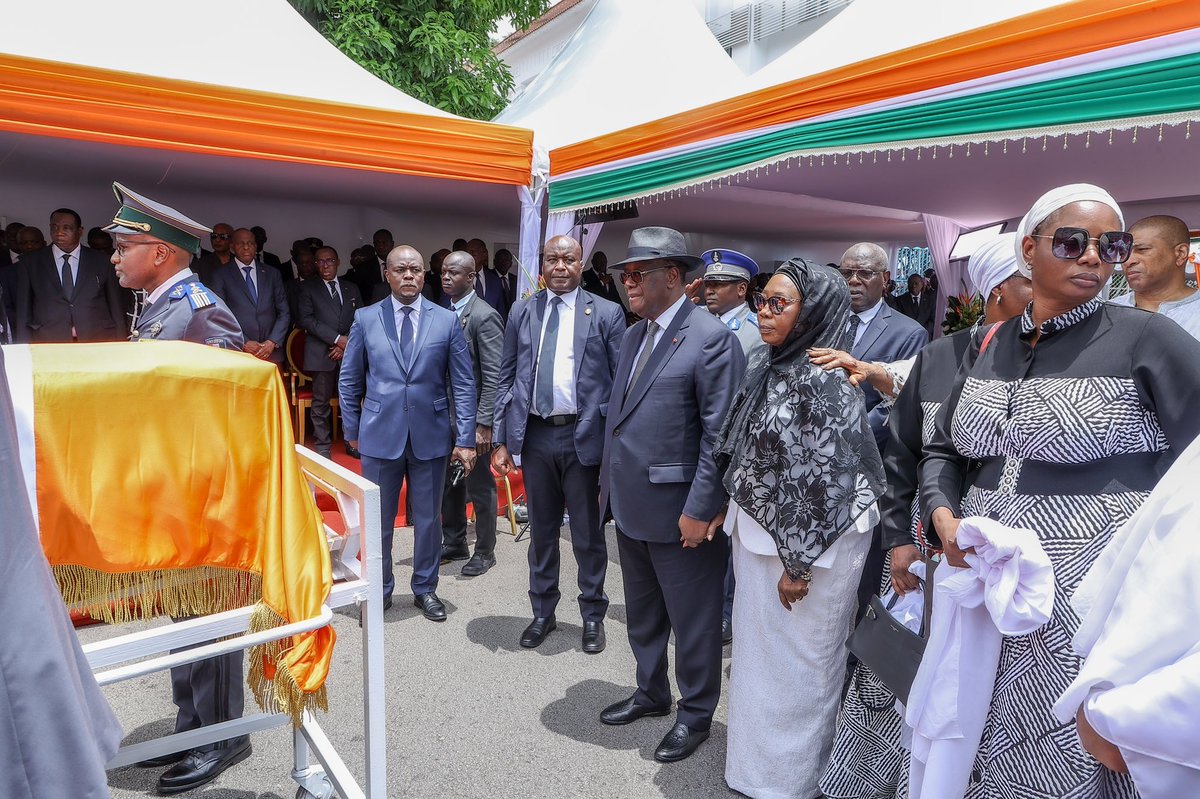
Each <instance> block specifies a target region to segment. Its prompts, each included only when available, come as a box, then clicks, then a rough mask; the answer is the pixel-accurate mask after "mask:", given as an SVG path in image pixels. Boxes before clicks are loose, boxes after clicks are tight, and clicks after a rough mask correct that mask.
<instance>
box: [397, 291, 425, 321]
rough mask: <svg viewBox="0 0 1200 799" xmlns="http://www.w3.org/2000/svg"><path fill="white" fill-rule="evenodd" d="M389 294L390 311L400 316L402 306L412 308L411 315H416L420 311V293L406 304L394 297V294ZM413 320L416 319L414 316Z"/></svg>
mask: <svg viewBox="0 0 1200 799" xmlns="http://www.w3.org/2000/svg"><path fill="white" fill-rule="evenodd" d="M389 296H390V297H391V300H392V313H393V314H394V315H396V316H400V313H401V311H402V310H403V309H404V308H412V309H413V312H412V316H413V317H416V316H417V315H419V314H420V313H421V295H420V294H418V295H417V296H416V298H415V299H414V300H413V301H412V302H410V303H408V304H407V305H406V304H404V303H402V302H400V300H399V299H398V298H397V297H396V295H395V294H391V295H389ZM413 321H416V319H415V318H414V320H413Z"/></svg>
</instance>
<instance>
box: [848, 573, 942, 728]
mask: <svg viewBox="0 0 1200 799" xmlns="http://www.w3.org/2000/svg"><path fill="white" fill-rule="evenodd" d="M936 565H937V563H936V562H930V563H929V564H928V569H927V571H926V573H925V579H924V580H923V581H922V583H923V585H924V589H923V590H924V592H925V608H924V613H923V614H922V618H921V633H920V635H918V634H917V633H914V632H913V631H912V630H910V629H908V628H907V627H905V626H904V625H903V624H901V623H900V622H899V621H898V620H897V619H896V617H895V616H893V615H892V614H891V609H892V606H893V605H894V604H895V603H896V600H897V599H898V598H899V596H900V595H899V594H895V595H893V596H892V599H891V601H889V602H888V603H887V605H884V604H883V600H882V599H880V598H879V597H878V596H873V597H871V601H870V603H869V605H868V607H867V612H866V613H865V614H864V615H863V619H862V621H860V622H859V623H858V626H857V627H855V628H854V632H852V633H850V637H849V638H848V639H846V646H847V647H849V648H850V651H851V652H853V653H854V656H855V657H857V658H858V660H859V662H860V663H862V664H863V665H865V666H866V667H867V668H869V669H870V670H871V671H873V672H874V673H875V676H876V677H878V678H879V681H880V682H882V683H883V684H884V685H886V686H887V687H888V690H890V691H891V692H892V693H894V694H895V695H896V698H897V699H899V700H900V701H901V702H903V703H905V704H907V703H908V692H909V691H910V690H912V684H913V680H915V679H916V678H917V669H918V668H919V667H920V665H921V657H922V656H923V655H924V654H925V641H926V639H927V638H928V637H929V617H930V614H931V613H932V612H933V570H934V567H935V566H936Z"/></svg>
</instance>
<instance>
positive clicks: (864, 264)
mask: <svg viewBox="0 0 1200 799" xmlns="http://www.w3.org/2000/svg"><path fill="white" fill-rule="evenodd" d="M839 269H840V271H841V273H842V277H844V278H846V282H847V283H848V284H849V285H850V311H851V313H852V315H851V317H850V328H851V332H852V333H853V334H854V338H853V346H852V348H851V350H850V354H851V355H853V356H854V357H855V358H857V359H859V360H860V361H880V362H882V363H891V362H892V361H902V360H905V359H906V358H913V357H915V356H916V354H917V353H918V352H920V351H921V348H922V347H924V346H925V345H926V344H927V343H928V342H929V334H928V333H926V332H925V328H923V327H921V326H920V325H918V324H917V323H916V322H915V321H913V320H912V319H909V318H908V317H907V316H905V315H904V314H902V313H899V312H898V311H893V310H892V308H891V306H889V305H888V304H887V303H885V302H884V301H883V291H884V287H885V286H886V285H887V276H888V272H889V270H888V260H887V253H886V252H885V251H884V249H883V248H882V247H880V246H879V245H877V244H869V243H865V242H864V243H861V244H855V245H854V246H853V247H851V248H850V249H848V250H846V252H845V254H843V255H842V260H841V264H840V265H839ZM862 390H863V398H864V400H865V401H866V404H867V419H868V421H870V423H871V431H872V432H873V433H874V434H875V443H876V444H877V445H878V446H879V451H880V453H882V452H883V451H884V447H885V446H886V445H887V441H888V438H889V437H890V432H889V430H888V414H889V413H890V411H891V407H890V405H885V404H883V398H882V397H881V396H880V394H879V392H878V391H876V390H875V389H874V388H873V387H872V386H871V385H870V384H869V383H863V385H862ZM872 535H873V536H874V543H873V544H872V546H871V550H870V552H869V553H868V554H867V562H866V564H865V565H864V566H863V573H862V577H861V579H860V580H859V585H858V599H859V603H858V606H859V612H860V614H861V613H862V612H863V610H864V609H865V608H866V607H867V603H868V602H869V601H870V598H871V595H872V594H874V593H875V592H876V591H878V590H879V584H880V580H881V579H882V577H883V564H884V559H885V556H886V553H885V552H884V550H883V549H882V548H881V546H880V528H879V527H878V526H876V527H875V531H874V533H873V534H872Z"/></svg>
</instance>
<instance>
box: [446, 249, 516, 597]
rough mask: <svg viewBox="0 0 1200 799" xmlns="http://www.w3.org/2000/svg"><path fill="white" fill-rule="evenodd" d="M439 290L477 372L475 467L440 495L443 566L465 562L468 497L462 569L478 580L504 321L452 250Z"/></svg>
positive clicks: (490, 523)
mask: <svg viewBox="0 0 1200 799" xmlns="http://www.w3.org/2000/svg"><path fill="white" fill-rule="evenodd" d="M441 281H442V292H443V294H444V295H445V296H446V298H447V299H448V300H449V301H450V302H451V306H450V310H452V311H454V313H455V314H456V315H457V316H458V322H459V324H460V325H461V326H462V330H463V336H464V337H465V338H466V340H467V351H468V352H469V353H470V355H471V365H472V367H473V368H474V373H475V408H476V411H475V431H474V432H475V451H476V454H477V455H478V456H479V461H478V463H479V465H478V467H477V468H475V469H472V470H471V473H470V474H469V475H467V476H466V477H465V478H463V479H462V480H460V481H458V482H457V483H450V481H449V475H447V483H446V491H445V494H444V496H443V497H442V562H443V563H447V562H449V561H453V560H467V557H468V555H470V551H469V550H468V548H467V497H468V495H469V496H470V499H471V504H472V505H474V507H475V554H474V555H470V560H467V563H466V564H465V565H464V566H463V568H462V573H463V575H464V576H466V577H478V576H479V575H481V574H485V573H486V572H487V570H488V569H490V568H492V567H493V566H495V565H496V480H495V478H493V477H492V470H491V469H490V468H489V466H490V459H491V454H492V409H493V408H494V407H495V404H496V381H497V380H498V379H499V378H500V354H501V351H502V350H503V348H504V322H502V321H501V320H500V314H498V313H497V312H496V310H495V309H494V308H492V307H491V306H490V305H488V304H487V303H486V302H484V301H483V300H481V299H479V295H477V294H476V293H475V291H474V290H473V289H472V285H473V284H474V282H475V259H474V258H472V257H471V256H470V254H468V253H465V252H452V253H450V254H449V255H447V256H446V257H445V258H444V259H443V260H442V263H441Z"/></svg>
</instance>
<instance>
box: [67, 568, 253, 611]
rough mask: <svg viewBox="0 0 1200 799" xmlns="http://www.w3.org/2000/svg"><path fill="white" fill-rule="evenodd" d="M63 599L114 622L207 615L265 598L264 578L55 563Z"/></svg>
mask: <svg viewBox="0 0 1200 799" xmlns="http://www.w3.org/2000/svg"><path fill="white" fill-rule="evenodd" d="M51 570H52V571H53V573H54V580H55V582H57V583H58V590H59V591H60V592H61V593H62V597H63V601H64V602H66V603H67V607H69V608H71V609H72V610H80V611H83V612H84V613H86V614H88V615H89V616H91V617H92V618H94V619H99V620H101V621H104V622H107V623H109V624H122V623H124V622H128V621H133V620H134V619H149V618H153V617H155V616H162V615H167V616H172V617H174V618H183V617H185V616H207V615H209V614H211V613H222V612H224V611H226V610H233V609H235V608H241V607H245V606H246V605H249V604H251V603H253V602H256V601H258V600H259V598H260V597H262V578H261V577H259V576H258V575H257V574H253V573H251V572H246V571H241V570H240V569H226V568H223V567H220V566H197V567H195V568H191V569H151V570H149V571H141V572H125V573H121V574H109V573H107V572H102V571H97V570H96V569H89V568H87V567H86V566H53V567H51Z"/></svg>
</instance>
